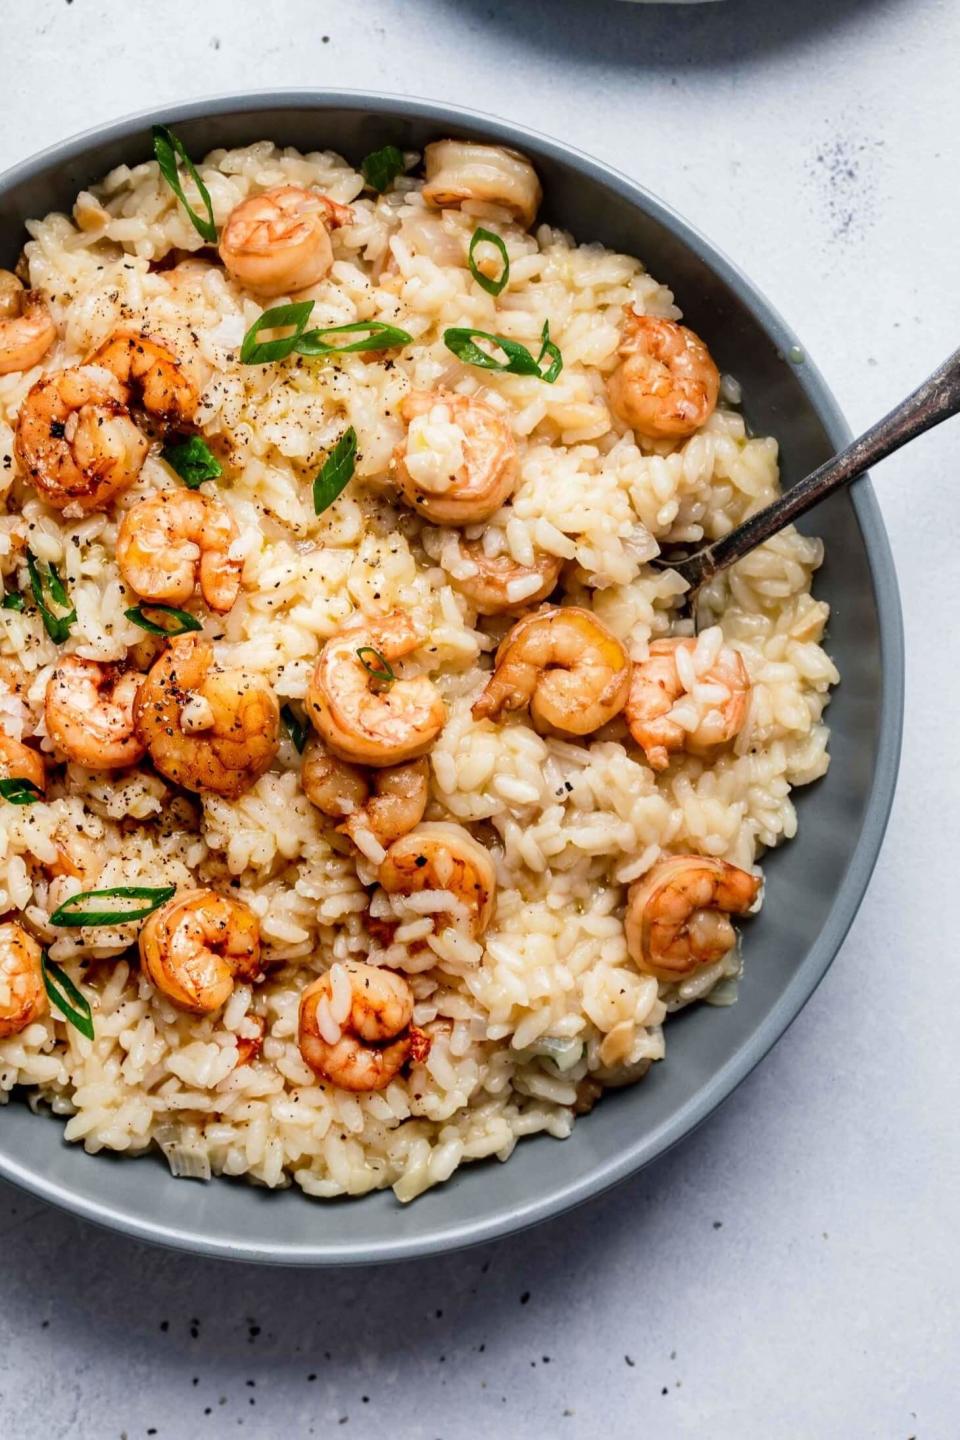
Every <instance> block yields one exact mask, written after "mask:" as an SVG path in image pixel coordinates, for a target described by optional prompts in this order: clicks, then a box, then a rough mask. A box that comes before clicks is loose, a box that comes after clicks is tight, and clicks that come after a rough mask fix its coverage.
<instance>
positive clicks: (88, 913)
mask: <svg viewBox="0 0 960 1440" xmlns="http://www.w3.org/2000/svg"><path fill="white" fill-rule="evenodd" d="M176 893H177V887H176V885H113V886H111V887H110V889H109V890H83V891H81V893H80V894H79V895H71V896H70V899H69V900H64V902H63V904H62V905H58V906H57V908H56V910H54V912H53V914H52V915H51V916H50V924H51V925H61V926H63V927H64V928H65V929H68V930H78V929H79V928H80V926H81V925H124V924H125V923H126V922H127V921H128V920H142V919H143V918H144V916H145V915H152V914H153V912H154V910H156V909H157V907H158V906H160V905H162V904H163V903H164V901H166V900H169V899H170V898H171V896H173V895H175V894H176ZM107 899H109V900H149V902H150V903H149V905H141V906H139V907H138V908H137V909H136V910H78V909H77V906H78V905H81V904H82V903H83V902H84V901H85V900H107Z"/></svg>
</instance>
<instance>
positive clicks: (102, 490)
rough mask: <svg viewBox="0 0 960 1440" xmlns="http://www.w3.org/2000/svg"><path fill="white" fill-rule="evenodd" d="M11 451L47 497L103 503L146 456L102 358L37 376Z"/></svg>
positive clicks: (67, 504) (65, 503) (99, 506)
mask: <svg viewBox="0 0 960 1440" xmlns="http://www.w3.org/2000/svg"><path fill="white" fill-rule="evenodd" d="M14 449H15V454H16V457H17V462H18V463H19V465H20V467H21V469H22V470H23V471H24V472H25V473H26V475H27V478H28V479H29V480H30V481H31V482H32V483H33V484H34V485H35V486H36V487H37V489H38V490H39V492H40V494H41V496H42V497H43V499H44V500H46V502H47V504H48V505H52V506H53V507H54V509H56V510H66V509H68V508H69V509H70V511H71V513H77V514H79V513H81V512H83V511H86V510H103V509H104V508H105V507H106V505H107V502H108V501H109V500H111V499H112V498H113V496H114V495H116V494H118V493H119V492H120V491H121V490H126V488H127V487H128V486H129V485H132V484H133V482H134V480H136V478H137V476H138V475H139V473H140V467H141V466H142V465H143V462H144V460H145V458H146V454H147V449H148V443H147V438H146V436H145V435H143V434H142V433H141V431H140V430H139V429H138V428H137V426H136V425H135V424H134V423H133V421H132V420H131V418H130V412H129V410H128V409H127V391H126V389H125V387H124V386H123V385H121V383H120V381H119V380H118V379H117V377H116V376H115V375H114V374H113V373H112V372H111V371H109V370H105V369H103V367H102V366H99V365H98V366H94V365H81V366H79V367H77V368H76V369H73V370H59V371H57V373H56V374H55V375H47V376H45V377H44V378H43V379H42V380H38V381H37V383H36V385H34V386H33V388H32V389H31V390H30V391H29V393H28V394H27V397H26V399H25V400H24V402H23V404H22V405H21V406H20V414H19V416H18V418H17V435H16V442H15V447H14Z"/></svg>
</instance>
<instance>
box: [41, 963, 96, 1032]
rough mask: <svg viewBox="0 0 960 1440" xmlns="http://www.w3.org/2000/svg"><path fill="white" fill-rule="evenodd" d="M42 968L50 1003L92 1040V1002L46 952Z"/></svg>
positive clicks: (44, 984)
mask: <svg viewBox="0 0 960 1440" xmlns="http://www.w3.org/2000/svg"><path fill="white" fill-rule="evenodd" d="M40 968H41V970H42V971H43V986H44V989H45V990H46V992H47V996H48V998H49V1000H50V1003H51V1004H52V1005H56V1007H57V1009H58V1010H59V1011H60V1013H61V1014H62V1015H63V1018H64V1020H68V1021H69V1022H70V1024H71V1025H72V1026H73V1027H74V1029H75V1030H79V1031H80V1034H81V1035H86V1037H87V1039H88V1040H92V1039H93V1011H92V1010H91V1009H90V1001H89V1000H88V999H87V997H86V996H85V995H83V994H81V992H80V991H79V990H78V989H77V987H76V985H74V983H73V981H72V980H71V979H70V976H69V975H68V974H67V972H66V971H65V970H61V968H60V966H59V965H58V964H57V962H56V961H55V960H51V959H50V956H49V954H48V953H47V951H46V950H44V952H43V954H42V955H41V957H40Z"/></svg>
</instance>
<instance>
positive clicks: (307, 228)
mask: <svg viewBox="0 0 960 1440" xmlns="http://www.w3.org/2000/svg"><path fill="white" fill-rule="evenodd" d="M352 219H353V211H352V210H351V209H350V207H349V205H338V204H337V203H336V201H334V200H330V199H328V197H327V196H326V195H319V194H317V192H316V191H314V190H304V189H302V188H301V187H300V186H299V185H277V186H276V187H275V188H274V189H273V190H264V192H263V194H262V195H251V196H250V198H249V199H248V200H242V201H241V202H240V204H239V205H237V206H236V207H235V209H233V210H232V211H231V212H230V217H229V219H228V220H227V223H226V225H225V226H224V227H223V231H222V233H221V236H220V258H221V260H222V261H223V263H224V265H225V266H226V267H227V270H228V271H229V273H230V274H231V275H232V276H233V278H234V280H236V282H237V284H238V285H243V286H244V288H245V289H247V290H252V291H253V293H254V294H255V295H263V296H264V297H269V296H272V295H293V294H295V293H296V292H297V291H298V290H305V289H306V288H307V287H308V286H309V285H316V283H317V281H318V280H322V279H323V277H324V275H326V273H327V271H328V270H329V269H330V266H331V265H332V264H333V246H332V245H331V243H330V229H331V228H336V227H337V226H339V225H349V224H350V221H351V220H352Z"/></svg>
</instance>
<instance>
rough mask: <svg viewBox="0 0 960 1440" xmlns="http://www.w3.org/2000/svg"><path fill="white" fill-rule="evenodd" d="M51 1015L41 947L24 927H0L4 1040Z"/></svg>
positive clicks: (0, 1020) (0, 1017) (0, 1013)
mask: <svg viewBox="0 0 960 1440" xmlns="http://www.w3.org/2000/svg"><path fill="white" fill-rule="evenodd" d="M46 1013H47V992H46V987H45V986H44V983H43V966H42V964H41V960H40V946H39V945H38V944H37V942H36V940H34V938H33V936H32V935H28V934H27V932H26V930H24V928H23V926H22V925H16V924H15V923H14V922H13V921H12V920H11V921H8V922H7V924H5V925H0V1040H5V1039H6V1038H7V1037H8V1036H9V1035H18V1034H19V1033H20V1031H21V1030H26V1028H27V1026H28V1025H32V1024H33V1022H34V1020H39V1019H40V1018H41V1017H42V1016H43V1015H46Z"/></svg>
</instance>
